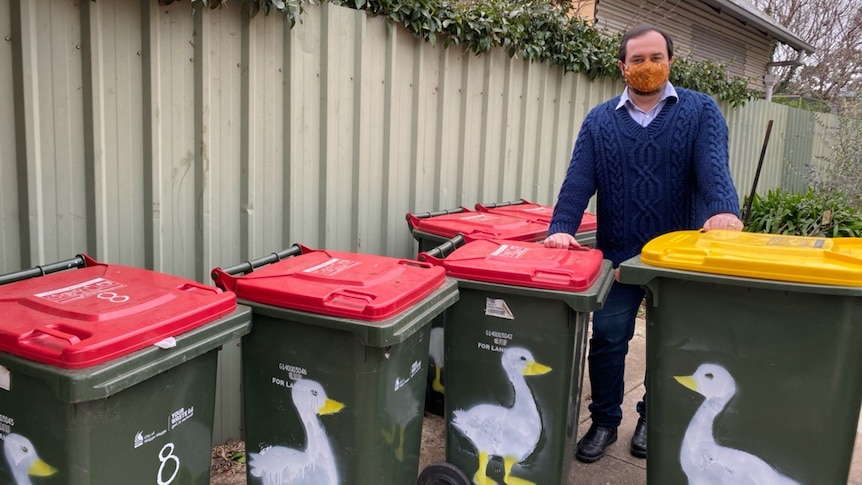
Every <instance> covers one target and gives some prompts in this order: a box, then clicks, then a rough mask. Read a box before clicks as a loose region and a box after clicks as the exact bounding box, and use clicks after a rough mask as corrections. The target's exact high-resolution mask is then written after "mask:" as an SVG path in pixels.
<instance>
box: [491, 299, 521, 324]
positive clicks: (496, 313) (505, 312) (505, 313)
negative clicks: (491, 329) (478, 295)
mask: <svg viewBox="0 0 862 485" xmlns="http://www.w3.org/2000/svg"><path fill="white" fill-rule="evenodd" d="M485 315H487V316H489V317H497V318H506V319H508V320H514V319H515V315H513V314H512V310H510V309H509V305H507V304H506V300H500V299H497V298H486V299H485Z"/></svg>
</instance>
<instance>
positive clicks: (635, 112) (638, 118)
mask: <svg viewBox="0 0 862 485" xmlns="http://www.w3.org/2000/svg"><path fill="white" fill-rule="evenodd" d="M668 98H674V99H677V100H678V99H679V95H678V94H677V93H676V89H674V87H673V84H671V83H670V81H668V82H667V84H665V86H664V91H663V92H662V93H661V97H660V98H659V100H658V103H656V105H655V106H653V108H652V109H651V110H649V111H648V112H644V111H643V110H641V109H640V108H638V107H637V106H636V105H635V103H634V102H633V101H632V98H630V97H629V90H628V87H626V88H625V89H623V94H622V96H620V102H619V103H617V107H616V109H620V108H622V107H625V108H626V111H628V113H629V115H631V117H632V119H633V120H635V122H637V123H638V124H639V125H641V126H644V127H646V126H647V125H649V124H650V123H651V122H652V120H654V119H655V117H656V116H658V114H659V113H660V112H661V109H662V108H663V107H664V105H665V104H666V103H667V100H668Z"/></svg>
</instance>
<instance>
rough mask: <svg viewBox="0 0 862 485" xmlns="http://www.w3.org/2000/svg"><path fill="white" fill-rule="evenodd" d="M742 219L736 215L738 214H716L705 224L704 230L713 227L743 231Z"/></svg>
mask: <svg viewBox="0 0 862 485" xmlns="http://www.w3.org/2000/svg"><path fill="white" fill-rule="evenodd" d="M742 227H743V225H742V221H740V220H739V218H738V217H736V214H716V215H714V216H712V217H710V218H709V219H707V221H706V222H705V223H704V224H703V230H705V231H709V230H711V229H726V230H728V231H741V230H742Z"/></svg>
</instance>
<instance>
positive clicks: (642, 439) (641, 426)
mask: <svg viewBox="0 0 862 485" xmlns="http://www.w3.org/2000/svg"><path fill="white" fill-rule="evenodd" d="M630 449H631V452H632V456H636V457H638V458H646V418H645V417H643V416H641V417H640V418H639V419H638V424H637V426H635V434H633V435H632V444H631V448H630Z"/></svg>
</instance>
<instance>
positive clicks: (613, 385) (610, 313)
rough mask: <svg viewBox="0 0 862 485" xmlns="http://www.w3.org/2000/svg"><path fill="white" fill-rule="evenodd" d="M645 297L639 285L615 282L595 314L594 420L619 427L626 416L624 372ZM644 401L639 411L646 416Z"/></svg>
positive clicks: (592, 358)
mask: <svg viewBox="0 0 862 485" xmlns="http://www.w3.org/2000/svg"><path fill="white" fill-rule="evenodd" d="M643 298H644V289H643V288H642V287H640V286H633V285H624V284H622V283H619V282H616V281H615V282H614V284H613V287H612V288H611V291H610V293H609V294H608V297H607V300H606V301H605V304H604V306H603V307H602V309H601V310H599V311H597V312H595V313H593V335H592V337H591V338H590V351H589V354H588V357H587V358H588V360H589V366H590V385H591V387H592V395H593V400H592V403H591V404H590V413H591V414H592V419H593V423H595V424H597V425H599V426H608V427H617V426H619V425H620V421H621V420H622V418H623V411H622V407H621V405H622V403H623V393H624V383H623V373H624V371H625V365H626V354H627V353H628V351H629V341H630V340H631V339H632V336H633V335H634V331H635V317H636V316H637V312H638V308H639V307H640V304H641V301H643ZM645 400H646V396H644V400H642V401H640V402H638V404H637V412H638V414H640V415H641V416H645V415H646V404H645V402H644V401H645Z"/></svg>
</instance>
